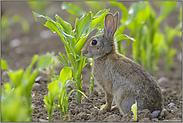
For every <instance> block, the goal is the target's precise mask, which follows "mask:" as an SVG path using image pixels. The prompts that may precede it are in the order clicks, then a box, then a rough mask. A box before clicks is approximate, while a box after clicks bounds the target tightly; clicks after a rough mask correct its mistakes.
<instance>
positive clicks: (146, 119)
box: [139, 118, 151, 122]
mask: <svg viewBox="0 0 183 123" xmlns="http://www.w3.org/2000/svg"><path fill="white" fill-rule="evenodd" d="M150 121H151V120H150V119H149V118H142V119H140V120H139V122H150Z"/></svg>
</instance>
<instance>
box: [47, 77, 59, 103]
mask: <svg viewBox="0 0 183 123" xmlns="http://www.w3.org/2000/svg"><path fill="white" fill-rule="evenodd" d="M48 90H49V93H50V95H48V98H49V99H50V101H51V102H50V104H52V103H53V102H54V100H55V99H56V98H57V97H58V95H59V92H60V89H59V86H58V81H55V82H51V83H49V84H48Z"/></svg>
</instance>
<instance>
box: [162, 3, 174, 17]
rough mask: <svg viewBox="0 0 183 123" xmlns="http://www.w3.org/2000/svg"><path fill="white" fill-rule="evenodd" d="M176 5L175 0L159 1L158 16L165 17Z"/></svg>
mask: <svg viewBox="0 0 183 123" xmlns="http://www.w3.org/2000/svg"><path fill="white" fill-rule="evenodd" d="M176 6H177V2H176V1H163V2H161V12H160V16H165V17H166V16H167V15H168V14H170V12H172V11H173V10H174V9H175V7H176Z"/></svg>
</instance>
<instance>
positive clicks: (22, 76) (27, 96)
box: [1, 55, 51, 122]
mask: <svg viewBox="0 0 183 123" xmlns="http://www.w3.org/2000/svg"><path fill="white" fill-rule="evenodd" d="M36 61H37V66H36V69H34V70H33V71H32V67H33V65H34V64H35V62H36ZM50 62H51V56H50V55H43V56H40V57H38V55H34V57H33V59H32V61H31V63H30V65H29V66H28V67H27V68H26V70H25V71H24V70H23V69H19V70H16V71H13V70H10V69H9V67H8V65H7V63H6V61H5V60H3V59H1V69H3V70H6V71H7V72H8V77H9V79H10V82H8V83H6V84H5V85H3V88H4V89H3V88H1V91H2V97H1V105H3V107H6V108H7V109H8V107H14V108H12V109H11V112H9V110H7V109H6V108H2V109H1V111H2V112H3V113H2V114H1V116H2V119H3V121H9V122H15V121H31V117H32V110H33V107H32V106H31V90H32V86H33V84H34V82H35V79H36V77H37V75H38V73H39V69H44V68H45V67H46V66H48V65H49V64H50ZM31 71H32V72H31ZM12 96H13V98H12ZM15 98H17V99H15ZM14 99H15V100H14ZM15 101H16V102H15ZM7 102H9V103H7ZM17 109H20V110H17ZM19 111H21V113H22V115H20V116H19V117H17V118H16V116H17V114H19V113H20V112H19ZM25 112H26V113H25ZM24 113H25V114H24Z"/></svg>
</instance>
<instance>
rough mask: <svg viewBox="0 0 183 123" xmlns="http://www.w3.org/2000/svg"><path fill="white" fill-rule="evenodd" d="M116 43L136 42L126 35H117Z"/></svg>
mask: <svg viewBox="0 0 183 123" xmlns="http://www.w3.org/2000/svg"><path fill="white" fill-rule="evenodd" d="M115 39H116V42H118V41H121V40H132V41H136V40H135V39H134V38H132V37H130V36H128V35H126V34H119V35H117V36H115Z"/></svg>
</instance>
